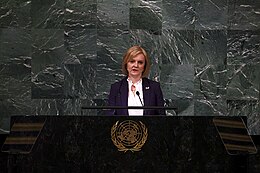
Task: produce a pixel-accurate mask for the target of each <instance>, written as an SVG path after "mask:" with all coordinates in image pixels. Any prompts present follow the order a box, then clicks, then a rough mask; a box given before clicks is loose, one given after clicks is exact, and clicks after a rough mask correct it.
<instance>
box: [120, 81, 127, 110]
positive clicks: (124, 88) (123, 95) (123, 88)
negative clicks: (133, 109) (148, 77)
mask: <svg viewBox="0 0 260 173" xmlns="http://www.w3.org/2000/svg"><path fill="white" fill-rule="evenodd" d="M120 92H121V105H122V106H127V105H128V82H127V80H126V78H124V79H123V80H122V85H121V88H120ZM122 112H124V113H123V114H124V115H128V111H127V109H122Z"/></svg>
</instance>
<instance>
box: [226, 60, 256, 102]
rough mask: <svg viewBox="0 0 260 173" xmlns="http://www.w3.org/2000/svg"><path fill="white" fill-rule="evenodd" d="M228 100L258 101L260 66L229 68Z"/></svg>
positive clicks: (232, 66) (245, 65)
mask: <svg viewBox="0 0 260 173" xmlns="http://www.w3.org/2000/svg"><path fill="white" fill-rule="evenodd" d="M227 76H228V83H227V99H229V100H258V99H259V83H260V66H259V64H258V65H250V64H249V65H247V64H242V65H230V66H227Z"/></svg>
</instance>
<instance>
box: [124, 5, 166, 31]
mask: <svg viewBox="0 0 260 173" xmlns="http://www.w3.org/2000/svg"><path fill="white" fill-rule="evenodd" d="M137 4H138V3H135V5H134V6H133V3H132V7H131V8H130V19H129V22H130V29H144V30H149V31H150V32H153V33H156V34H161V30H162V9H161V6H162V1H161V0H155V1H140V3H139V5H138V6H137Z"/></svg>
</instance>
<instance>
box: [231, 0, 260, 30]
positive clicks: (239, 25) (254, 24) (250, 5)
mask: <svg viewBox="0 0 260 173" xmlns="http://www.w3.org/2000/svg"><path fill="white" fill-rule="evenodd" d="M259 14H260V1H252V0H250V1H245V0H229V1H228V29H230V30H259V29H260V20H259Z"/></svg>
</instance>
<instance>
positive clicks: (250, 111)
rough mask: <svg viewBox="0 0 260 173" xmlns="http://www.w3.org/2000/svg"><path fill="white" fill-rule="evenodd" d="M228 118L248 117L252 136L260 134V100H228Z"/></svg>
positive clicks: (248, 125)
mask: <svg viewBox="0 0 260 173" xmlns="http://www.w3.org/2000/svg"><path fill="white" fill-rule="evenodd" d="M227 105H228V114H227V115H228V116H246V117H247V122H246V123H247V127H248V130H249V133H250V134H251V135H258V134H260V130H259V129H260V118H259V100H228V101H227Z"/></svg>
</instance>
